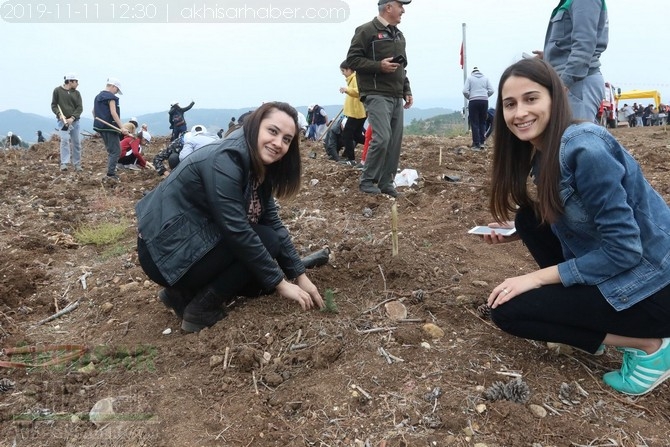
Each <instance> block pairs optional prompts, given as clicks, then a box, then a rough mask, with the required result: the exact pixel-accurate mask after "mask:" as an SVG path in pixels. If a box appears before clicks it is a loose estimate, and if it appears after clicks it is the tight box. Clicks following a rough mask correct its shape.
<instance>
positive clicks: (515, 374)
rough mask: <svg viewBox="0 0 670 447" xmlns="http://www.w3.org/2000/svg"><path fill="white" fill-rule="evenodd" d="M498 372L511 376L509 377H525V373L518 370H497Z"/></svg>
mask: <svg viewBox="0 0 670 447" xmlns="http://www.w3.org/2000/svg"><path fill="white" fill-rule="evenodd" d="M496 374H500V375H501V376H509V377H518V378H521V377H523V374H521V373H518V372H507V371H496Z"/></svg>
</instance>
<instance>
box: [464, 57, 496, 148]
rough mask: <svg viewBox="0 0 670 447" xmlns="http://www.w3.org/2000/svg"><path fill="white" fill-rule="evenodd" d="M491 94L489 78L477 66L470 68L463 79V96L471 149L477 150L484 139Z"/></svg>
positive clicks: (491, 88) (481, 145)
mask: <svg viewBox="0 0 670 447" xmlns="http://www.w3.org/2000/svg"><path fill="white" fill-rule="evenodd" d="M492 94H493V86H492V85H491V81H489V78H487V77H486V76H484V75H483V74H482V72H480V71H479V68H477V67H475V68H473V69H472V73H471V74H470V76H468V78H467V79H466V80H465V85H464V86H463V96H465V98H466V99H467V100H468V116H469V117H470V128H471V130H472V146H471V147H472V149H473V150H475V151H479V150H481V149H482V147H483V145H484V141H485V140H486V117H487V115H488V110H489V96H491V95H492Z"/></svg>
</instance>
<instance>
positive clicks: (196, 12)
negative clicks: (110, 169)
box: [0, 0, 670, 119]
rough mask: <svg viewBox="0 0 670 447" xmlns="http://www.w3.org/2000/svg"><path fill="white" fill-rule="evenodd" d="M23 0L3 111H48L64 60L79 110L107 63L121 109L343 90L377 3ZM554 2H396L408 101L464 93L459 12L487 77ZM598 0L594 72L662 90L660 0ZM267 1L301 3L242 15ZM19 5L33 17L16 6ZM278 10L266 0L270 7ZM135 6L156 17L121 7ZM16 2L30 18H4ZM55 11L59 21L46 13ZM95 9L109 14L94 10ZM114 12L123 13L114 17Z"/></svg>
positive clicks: (127, 112)
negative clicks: (75, 79)
mask: <svg viewBox="0 0 670 447" xmlns="http://www.w3.org/2000/svg"><path fill="white" fill-rule="evenodd" d="M29 1H30V0H11V2H8V1H5V0H0V15H1V16H2V18H3V19H4V20H0V42H2V52H1V53H0V57H1V58H2V62H0V67H2V68H0V111H2V110H7V109H19V110H21V111H23V112H30V113H37V114H40V115H45V116H49V115H50V114H51V111H50V102H51V93H52V91H53V88H54V87H55V86H57V85H59V84H60V83H61V82H62V80H63V75H64V74H65V73H66V72H68V71H74V72H76V73H77V74H78V75H79V78H80V86H79V90H80V91H81V93H82V96H83V99H84V110H85V113H90V110H91V109H92V104H93V98H94V97H95V95H96V94H97V93H98V92H99V91H100V90H101V89H103V88H104V86H105V81H106V79H107V77H108V76H116V77H118V78H120V79H121V82H122V85H123V89H122V90H123V93H124V94H123V96H122V97H121V116H122V118H125V119H127V118H128V117H130V116H132V115H141V114H144V113H151V112H161V111H165V110H167V109H168V108H169V104H170V103H171V102H172V101H174V100H176V101H179V102H180V103H181V104H187V103H188V102H189V101H190V100H191V99H193V100H195V101H196V107H198V108H246V107H253V106H257V105H258V104H260V103H261V102H263V101H269V100H283V101H288V102H290V103H291V104H293V105H295V106H303V105H307V104H309V103H320V104H327V105H329V104H339V103H341V102H342V101H343V97H342V95H341V94H340V93H339V90H338V89H339V87H340V86H342V85H344V81H343V77H342V75H341V74H340V72H339V64H340V62H341V61H342V60H343V59H344V58H345V56H346V53H347V49H348V47H349V43H350V40H351V37H352V35H353V32H354V29H355V28H356V27H357V26H358V25H360V24H362V23H363V22H366V21H369V20H370V19H372V18H373V17H374V16H375V15H376V13H377V6H376V1H375V0H347V1H345V0H318V1H315V0H218V1H217V0H207V1H204V2H203V1H191V2H189V1H187V0H172V1H170V2H161V3H166V4H169V5H165V4H161V5H159V4H158V2H156V3H151V1H153V0H133V2H129V3H130V4H133V5H138V6H141V8H139V7H138V8H137V10H136V11H130V9H129V7H128V6H122V5H124V4H120V3H111V2H103V1H97V2H95V0H92V1H91V2H84V1H83V0H69V1H68V3H62V4H59V3H57V2H54V0H39V1H44V2H45V3H43V4H38V3H32V4H31V3H28V2H29ZM45 4H46V5H49V9H48V10H47V9H46V7H45V6H44V5H45ZM67 4H69V5H71V6H70V11H69V14H70V17H71V18H70V19H68V18H67V17H66V15H67V14H68V11H67V10H66V8H67V6H66V5H67ZM556 4H557V1H556V0H552V1H538V0H511V1H503V0H414V1H413V2H412V3H411V4H410V5H407V6H406V7H405V11H406V13H405V15H404V16H403V19H402V23H401V24H400V26H399V28H400V29H401V30H402V31H403V32H404V33H405V37H406V39H407V55H408V62H409V66H408V67H407V70H408V76H409V78H410V81H411V83H412V90H413V93H414V104H415V106H416V107H420V108H429V107H448V108H452V109H459V108H460V107H461V106H462V105H463V97H462V94H461V89H462V86H463V71H462V70H461V68H460V65H459V50H460V45H461V40H462V24H463V23H466V33H467V35H466V36H467V37H466V39H467V40H466V43H467V66H468V68H470V69H471V68H472V67H473V66H478V67H479V69H480V70H481V71H482V72H483V73H484V74H485V75H487V76H488V77H489V78H490V79H491V82H492V83H493V84H494V85H497V82H498V78H499V76H500V74H501V73H502V71H503V70H504V69H505V68H506V67H507V66H508V65H509V64H511V63H513V62H514V61H515V60H517V59H518V58H520V57H521V53H522V52H524V51H526V52H531V51H532V50H534V49H541V48H542V46H543V41H544V34H545V30H546V25H547V22H548V19H549V15H550V13H551V10H552V9H553V8H554V7H555V6H556ZM39 5H42V6H39ZM125 5H127V4H125ZM194 5H195V7H194ZM245 5H246V8H247V9H246V14H247V16H246V17H247V20H246V22H243V23H240V22H241V20H240V19H239V18H236V17H235V16H234V14H238V16H237V17H239V15H241V14H242V13H241V12H240V10H237V12H235V11H233V10H231V9H226V10H224V9H223V8H230V7H232V6H235V7H238V6H245ZM607 5H608V10H609V18H610V42H609V47H608V49H607V51H606V52H605V53H604V54H603V56H602V63H603V67H602V71H603V74H604V76H605V79H606V80H609V81H611V82H612V83H614V85H615V86H619V87H621V89H622V90H624V91H625V90H630V89H635V88H639V89H656V90H660V91H661V93H662V98H663V100H664V101H667V100H669V99H670V71H669V66H670V57H668V55H669V54H670V41H669V40H668V35H667V31H666V25H665V24H661V23H660V21H657V20H656V19H657V18H658V19H661V20H662V21H667V19H668V18H669V17H670V2H668V1H667V0H644V1H630V0H626V1H624V0H609V1H608V2H607ZM168 6H169V10H168ZM203 6H207V7H208V8H210V14H213V13H212V12H211V11H214V10H215V9H216V8H218V13H219V15H223V16H225V18H226V22H225V23H204V22H205V20H204V19H202V18H201V17H202V16H203V15H204V12H205V11H204V10H203V9H202V8H203ZM270 6H272V7H273V8H278V7H281V8H282V14H285V12H283V11H284V8H292V9H293V10H296V9H298V8H299V10H298V11H297V13H296V14H295V16H296V17H299V18H300V20H298V23H296V20H297V19H292V18H291V17H287V16H286V15H284V16H282V18H270V19H259V18H256V19H255V20H254V19H253V18H252V15H253V14H256V16H259V15H263V14H265V12H266V11H267V8H268V7H270ZM56 7H58V8H60V9H59V10H56V9H55V8H56ZM29 8H32V10H31V11H32V12H31V13H32V18H27V16H28V14H29V13H30V11H29ZM75 8H76V10H75ZM308 8H318V9H311V10H308ZM331 8H332V9H331ZM338 8H344V10H341V9H338ZM278 11H279V10H278V9H275V10H274V16H275V17H276V16H277V14H278ZM343 11H344V12H346V13H347V14H348V15H347V16H346V17H345V16H343V14H344V12H343ZM133 13H140V14H145V16H152V17H154V16H155V18H156V20H161V21H163V22H166V23H146V20H143V19H135V20H130V19H124V18H122V17H121V16H122V15H123V16H126V17H129V16H130V15H131V14H133ZM21 14H23V20H24V22H27V23H14V22H12V23H8V22H7V21H8V20H10V18H11V16H14V17H17V16H19V15H21ZM56 14H60V16H59V19H60V20H63V21H66V22H65V23H45V22H46V21H47V19H48V18H51V19H52V20H54V19H55V18H56ZM84 14H87V15H88V16H87V17H83V15H84ZM95 14H97V16H98V18H99V19H100V20H103V19H104V20H107V21H113V22H115V23H92V22H93V20H94V19H93V16H94V15H95ZM305 14H312V15H313V14H320V15H322V16H327V18H326V19H315V20H311V21H310V20H308V19H304V18H303V16H304V15H305ZM39 15H41V16H42V17H41V18H40V17H38V16H39ZM112 15H113V17H112ZM189 16H194V17H192V18H189ZM124 20H125V21H126V22H128V21H130V22H133V23H121V22H124ZM76 21H88V23H73V22H76ZM642 102H643V103H647V102H651V100H648V101H647V100H643V101H642Z"/></svg>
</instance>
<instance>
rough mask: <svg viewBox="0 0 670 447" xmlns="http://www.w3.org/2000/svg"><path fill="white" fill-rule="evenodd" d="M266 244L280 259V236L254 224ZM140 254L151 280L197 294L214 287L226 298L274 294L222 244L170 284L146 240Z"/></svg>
mask: <svg viewBox="0 0 670 447" xmlns="http://www.w3.org/2000/svg"><path fill="white" fill-rule="evenodd" d="M252 228H253V229H254V231H255V232H256V234H258V236H259V237H260V239H261V241H262V242H263V245H264V246H265V248H266V249H267V250H268V252H269V253H270V256H272V257H273V258H276V257H277V255H279V252H280V250H281V244H280V242H279V235H278V234H277V233H276V232H275V231H274V230H273V229H272V228H270V227H267V226H264V225H252ZM137 256H138V259H139V261H140V265H141V266H142V269H143V270H144V272H145V273H146V274H147V276H148V277H149V279H151V280H152V281H153V282H155V283H157V284H159V285H161V286H163V287H173V288H176V289H180V290H183V291H185V292H188V293H189V294H192V295H195V294H196V293H197V292H198V291H200V290H202V289H204V288H206V287H211V288H212V289H214V291H215V292H216V293H217V294H218V295H220V296H224V297H230V298H232V297H235V296H240V295H243V296H259V295H263V294H268V293H272V292H273V291H272V290H263V289H262V287H261V286H260V285H259V284H258V283H257V281H256V280H255V278H254V276H253V274H252V272H251V271H250V270H249V268H248V267H247V266H246V265H245V264H244V263H242V262H239V260H238V259H237V258H236V257H235V256H234V255H233V254H231V253H230V248H229V247H227V246H226V245H224V244H219V245H217V246H216V247H214V248H213V249H212V250H210V251H209V252H208V253H207V254H206V255H205V256H203V258H202V259H200V260H199V261H198V262H196V263H195V264H194V265H193V266H192V267H191V268H190V269H189V271H188V272H186V274H185V275H184V276H183V277H182V278H181V279H180V280H179V281H177V283H175V284H173V285H172V286H170V285H169V284H168V283H167V281H166V280H165V278H164V277H163V275H162V274H161V272H160V271H159V270H158V267H157V266H156V264H155V263H154V261H153V259H151V255H150V254H149V251H148V250H147V248H146V244H145V243H144V240H143V239H141V238H138V239H137Z"/></svg>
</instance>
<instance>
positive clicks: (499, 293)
mask: <svg viewBox="0 0 670 447" xmlns="http://www.w3.org/2000/svg"><path fill="white" fill-rule="evenodd" d="M560 282H561V277H560V276H559V274H558V267H557V266H555V265H554V266H551V267H547V268H543V269H542V270H536V271H534V272H532V273H528V274H526V275H522V276H516V277H514V278H507V279H506V280H504V281H503V282H501V283H500V284H499V285H498V286H496V287H495V288H494V289H493V291H492V292H491V294H490V295H489V298H488V300H487V303H488V305H489V307H490V308H492V309H495V308H496V307H498V306H500V305H501V304H505V303H506V302H508V301H509V300H511V299H512V298H514V297H516V296H519V295H521V294H522V293H524V292H528V291H529V290H531V289H537V288H540V287H542V286H544V285H547V284H557V283H560Z"/></svg>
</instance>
